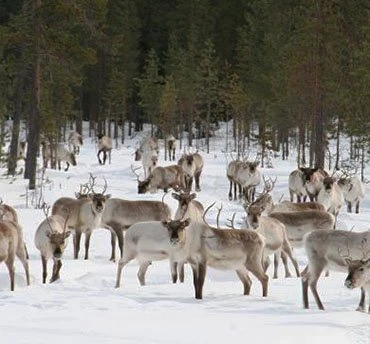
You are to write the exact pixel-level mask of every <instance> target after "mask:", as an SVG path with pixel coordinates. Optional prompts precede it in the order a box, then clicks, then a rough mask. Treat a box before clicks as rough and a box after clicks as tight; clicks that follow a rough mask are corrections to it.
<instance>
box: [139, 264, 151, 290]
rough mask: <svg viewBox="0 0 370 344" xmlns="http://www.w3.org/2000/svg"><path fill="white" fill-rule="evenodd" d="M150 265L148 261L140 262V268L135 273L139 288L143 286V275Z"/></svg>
mask: <svg viewBox="0 0 370 344" xmlns="http://www.w3.org/2000/svg"><path fill="white" fill-rule="evenodd" d="M150 264H152V263H151V262H150V261H145V262H140V268H139V271H138V273H137V278H138V279H139V282H140V285H141V286H144V285H145V274H146V271H147V270H148V267H149V265H150Z"/></svg>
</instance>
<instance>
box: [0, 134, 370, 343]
mask: <svg viewBox="0 0 370 344" xmlns="http://www.w3.org/2000/svg"><path fill="white" fill-rule="evenodd" d="M139 139H140V136H139V135H137V136H136V137H135V138H134V139H132V140H130V139H127V140H126V142H125V143H124V144H123V145H119V147H118V148H117V149H114V150H113V152H112V164H111V165H105V166H100V165H99V164H98V161H97V158H96V144H95V142H94V141H93V140H91V139H89V138H87V137H86V136H85V142H84V145H83V147H82V148H81V153H80V155H79V156H78V157H77V161H78V166H76V167H70V169H69V171H68V172H64V171H55V170H47V171H46V177H47V179H48V183H46V185H45V188H44V198H45V201H46V202H47V203H48V204H50V205H52V203H53V202H54V201H55V200H56V199H57V198H59V197H61V196H69V197H74V192H75V191H78V190H79V186H80V184H82V183H86V182H87V180H88V177H89V172H91V173H93V174H94V176H96V177H97V179H96V181H97V183H98V186H97V189H98V188H99V186H101V187H102V186H103V177H105V178H106V180H107V182H108V190H107V193H110V194H112V196H113V197H120V198H125V199H130V200H134V199H152V200H161V198H162V195H163V193H162V192H159V193H157V194H146V195H138V194H137V182H136V177H135V176H134V175H133V173H132V171H131V164H133V163H135V164H137V162H134V161H133V152H134V150H135V147H136V142H137V140H139ZM211 140H212V141H211V153H210V154H206V153H204V152H202V155H203V156H204V159H205V165H204V169H203V174H202V177H201V188H202V191H201V192H200V193H198V195H197V199H198V200H199V201H201V202H202V203H203V204H204V205H205V206H208V205H209V204H211V203H213V202H214V201H217V206H220V205H221V204H222V205H223V211H222V214H221V224H222V225H225V223H226V220H227V219H228V218H231V216H232V214H233V213H234V212H236V227H238V228H240V227H243V226H244V222H243V221H244V211H243V207H242V205H241V203H240V202H229V201H228V198H227V193H228V181H227V179H226V164H227V162H226V158H225V155H224V154H223V153H222V151H221V150H222V149H223V147H224V141H225V140H224V138H220V142H217V139H215V138H212V139H211ZM221 140H222V141H221ZM161 148H162V150H161V153H160V160H161V161H160V163H161V164H163V165H168V164H170V162H168V161H167V162H165V161H164V150H163V146H162V147H161ZM179 156H180V153H179V152H177V158H179ZM272 162H273V166H274V168H271V169H263V173H264V174H265V175H266V176H271V177H273V178H275V177H277V182H276V185H275V188H274V190H273V193H272V194H273V197H274V200H275V201H276V202H277V201H278V200H279V199H280V198H281V196H282V195H283V199H288V174H289V173H290V172H291V171H292V170H293V169H295V168H296V162H295V156H291V157H290V159H289V160H288V161H281V158H276V159H275V160H273V161H272ZM19 165H20V166H19V168H21V167H22V166H23V163H22V162H20V163H19ZM1 172H2V174H1V178H0V185H1V190H2V192H1V195H0V196H1V197H2V199H3V201H4V202H5V203H7V204H10V205H12V206H14V207H15V208H16V209H17V211H18V215H19V219H20V223H21V225H22V227H23V230H24V233H25V241H26V243H27V245H28V250H29V253H30V270H31V285H30V286H29V287H27V286H26V283H25V275H24V271H23V268H22V266H21V265H20V262H19V261H17V264H16V286H15V291H14V292H10V291H9V277H8V271H7V270H6V267H5V264H1V265H0V318H1V321H0V343H1V344H8V343H17V344H23V343H34V344H43V343H53V344H59V343H63V344H64V343H73V344H77V343H86V344H87V343H88V344H95V343H104V344H113V343H120V344H125V343H127V344H129V343H132V344H136V343H140V344H144V343H145V344H147V343H151V344H152V343H153V344H154V343H168V344H172V343H181V344H191V343H194V344H195V343H197V344H198V343H205V342H208V343H214V344H217V343H225V342H227V343H243V344H245V343H267V342H273V343H294V344H297V343H300V344H304V343H315V344H320V343H328V342H330V343H336V344H342V343H352V344H353V343H369V342H370V317H369V315H367V314H365V313H360V312H356V311H355V309H356V307H357V304H358V301H359V296H360V291H359V290H353V291H351V290H349V289H347V288H345V287H344V279H345V274H343V273H335V272H332V273H331V274H330V277H327V278H322V279H320V280H319V285H318V290H319V293H320V295H321V298H322V301H323V303H324V306H325V307H326V310H325V311H320V310H318V309H317V307H316V304H315V303H314V300H313V298H312V295H311V294H309V296H310V305H311V309H309V310H304V309H303V307H302V301H301V299H302V297H301V282H300V279H299V278H289V279H286V278H284V277H283V275H284V273H283V267H282V264H280V271H279V276H280V277H279V278H278V279H275V280H273V279H272V278H270V282H269V295H268V297H267V298H262V296H261V294H262V292H261V288H260V284H259V282H258V281H257V280H255V279H254V277H253V276H252V280H253V285H252V290H251V295H250V296H243V295H242V292H243V287H242V284H241V282H240V281H239V279H238V278H237V276H236V274H235V272H232V271H230V272H223V271H216V270H213V269H211V268H209V269H208V272H207V277H206V281H205V285H204V290H203V300H195V299H194V291H193V285H192V275H191V270H190V268H189V266H186V275H185V283H184V284H182V285H180V284H175V285H174V284H172V283H171V276H170V271H169V264H168V262H167V261H161V262H154V263H153V264H152V265H151V266H150V267H149V269H148V273H147V278H146V281H147V285H146V286H145V287H140V286H139V283H138V280H137V277H136V273H137V269H138V265H137V263H136V262H132V263H130V264H129V265H128V266H127V267H126V268H125V269H124V274H123V280H122V285H121V288H119V289H115V288H114V285H115V279H116V270H117V265H116V264H115V263H112V262H110V261H109V260H108V259H109V257H110V250H111V246H110V233H109V232H108V231H107V230H105V229H97V230H95V231H94V233H93V235H92V240H91V245H90V259H89V260H87V261H85V260H83V259H82V258H81V257H82V255H83V253H84V249H83V245H81V246H82V251H80V259H79V260H74V259H73V247H72V240H70V241H69V244H68V247H67V249H66V252H65V256H64V259H63V264H64V265H63V267H62V270H61V279H60V280H59V281H57V282H55V283H53V284H49V283H47V284H42V283H41V260H40V255H39V252H38V250H37V249H36V247H35V245H34V233H35V231H36V228H37V226H38V224H39V223H40V222H41V221H42V220H43V219H44V214H43V212H42V210H40V209H35V208H34V207H33V206H31V205H30V200H28V203H29V204H28V207H26V185H27V181H26V180H24V179H22V178H21V177H20V176H18V177H16V178H15V179H12V178H7V177H6V176H5V169H2V170H1ZM367 177H368V176H367ZM258 191H261V189H260V188H259V189H258ZM368 193H369V187H368V186H367V194H368ZM165 201H166V202H167V203H168V204H169V205H170V207H171V208H172V210H173V213H174V212H175V209H176V201H175V200H174V199H172V197H171V196H170V195H168V196H166V198H165ZM215 216H216V210H213V211H210V212H209V214H207V219H208V221H209V222H210V223H215V219H216V217H215ZM369 220H370V199H369V197H366V198H365V200H364V202H363V204H362V207H361V212H360V214H348V213H346V209H342V210H341V213H340V215H339V221H338V228H340V229H348V230H349V229H351V228H352V227H353V226H354V230H355V231H360V230H366V229H369V228H370V226H369ZM82 239H83V240H84V237H83V238H82ZM117 253H118V251H117ZM296 255H297V257H298V260H299V265H300V269H301V270H302V269H303V267H304V266H305V262H306V258H305V256H304V253H303V251H302V250H297V251H296ZM49 264H50V265H51V262H49ZM50 269H51V266H49V277H50ZM292 269H293V268H292V267H291V270H292ZM292 271H293V270H292ZM268 274H269V276H270V277H271V276H272V271H271V267H270V269H269V270H268Z"/></svg>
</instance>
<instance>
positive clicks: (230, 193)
mask: <svg viewBox="0 0 370 344" xmlns="http://www.w3.org/2000/svg"><path fill="white" fill-rule="evenodd" d="M232 187H233V182H232V181H231V180H230V188H229V201H232V200H233V194H232Z"/></svg>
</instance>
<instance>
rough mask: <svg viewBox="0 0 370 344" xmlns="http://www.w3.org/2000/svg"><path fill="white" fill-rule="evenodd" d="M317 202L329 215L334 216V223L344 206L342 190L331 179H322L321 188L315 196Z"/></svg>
mask: <svg viewBox="0 0 370 344" xmlns="http://www.w3.org/2000/svg"><path fill="white" fill-rule="evenodd" d="M317 201H318V202H319V203H321V204H322V205H323V206H324V207H325V209H326V210H327V211H328V212H329V213H331V214H333V215H334V217H335V223H336V222H337V217H338V214H339V211H340V209H341V208H342V206H343V204H344V198H343V192H342V190H341V189H340V187H339V186H338V184H337V183H336V182H335V180H334V178H333V177H325V178H324V180H323V187H322V188H321V190H320V192H319V194H318V195H317Z"/></svg>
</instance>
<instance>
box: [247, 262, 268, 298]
mask: <svg viewBox="0 0 370 344" xmlns="http://www.w3.org/2000/svg"><path fill="white" fill-rule="evenodd" d="M246 267H247V269H248V270H249V271H250V272H251V273H252V274H253V275H254V276H256V278H257V279H258V280H259V281H260V282H261V284H262V296H263V297H266V296H267V294H268V282H269V277H268V276H267V275H266V274H265V273H264V271H263V269H262V266H261V264H259V263H258V262H257V263H254V262H248V265H247V266H246Z"/></svg>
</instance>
